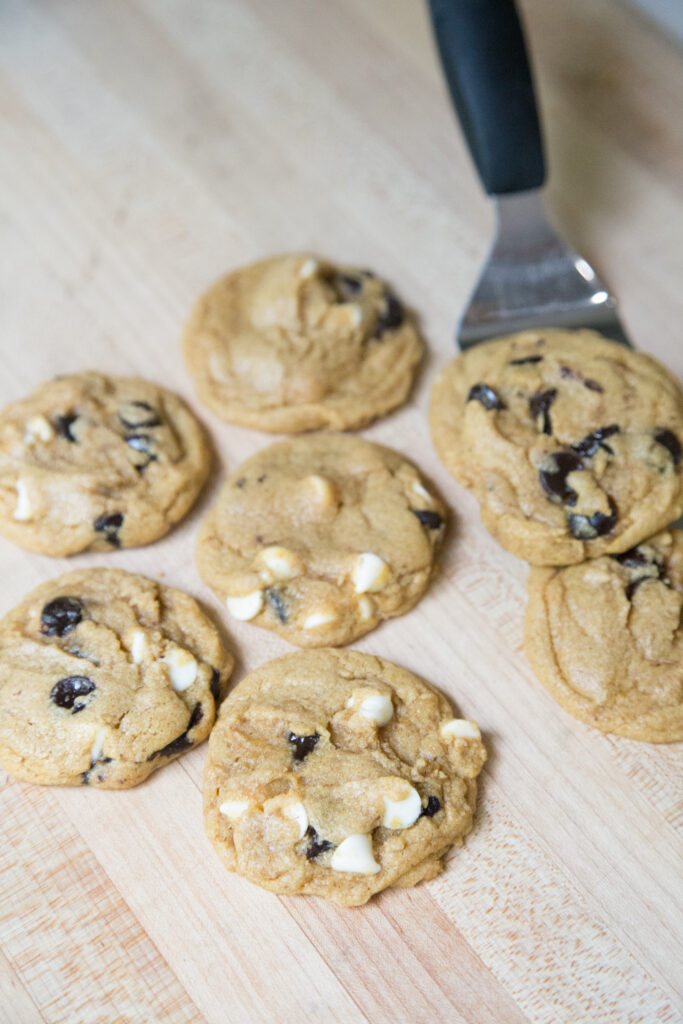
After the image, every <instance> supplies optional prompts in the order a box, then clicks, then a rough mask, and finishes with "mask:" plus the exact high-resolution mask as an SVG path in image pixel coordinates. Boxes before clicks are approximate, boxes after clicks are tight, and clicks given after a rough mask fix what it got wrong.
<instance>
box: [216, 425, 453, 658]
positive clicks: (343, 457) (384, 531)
mask: <svg viewBox="0 0 683 1024" xmlns="http://www.w3.org/2000/svg"><path fill="white" fill-rule="evenodd" d="M444 516H445V508H444V506H443V504H442V502H441V501H440V499H439V498H438V497H437V496H436V495H435V494H434V493H433V491H432V490H430V489H428V488H426V487H425V485H424V483H423V481H422V479H421V477H420V475H419V473H418V472H417V470H416V469H415V467H414V466H413V465H412V464H411V463H410V462H408V461H407V460H406V459H404V458H403V456H401V455H398V454H397V453H396V452H393V451H391V450H390V449H388V448H382V447H380V446H379V445H376V444H371V443H370V442H369V441H364V440H363V439H362V438H358V437H346V436H345V435H343V434H315V435H311V436H308V437H300V438H296V439H294V440H291V441H283V442H280V443H279V444H274V445H271V446H270V447H269V448H265V449H263V450H262V451H260V452H258V453H257V454H256V455H253V456H252V457H251V458H250V459H247V461H246V462H243V463H242V465H241V466H239V467H238V469H237V470H235V472H234V473H233V474H232V476H231V477H229V478H228V480H227V482H226V483H225V485H224V487H223V489H222V491H221V492H220V494H219V496H218V500H217V501H216V503H215V505H214V506H213V508H212V509H211V511H210V512H209V514H208V516H207V517H206V519H205V520H204V522H203V523H202V526H201V528H200V531H199V537H198V542H197V565H198V567H199V572H200V574H201V576H202V579H203V580H204V581H205V583H208V585H209V586H210V587H211V588H212V589H213V590H215V591H216V593H217V594H218V595H219V597H220V598H222V599H225V600H226V603H227V608H228V611H229V612H230V614H231V615H232V616H234V617H235V618H237V619H243V620H251V621H252V622H254V623H255V624H256V625H257V626H263V627H265V628H266V629H272V630H274V631H275V632H276V633H279V634H280V635H281V636H283V637H284V638H285V639H286V640H289V641H290V642H291V643H294V644H298V645H299V646H301V647H321V646H328V645H335V646H336V645H337V644H346V643H350V642H351V641H352V640H354V639H355V638H356V637H359V636H362V635H363V634H364V633H367V632H368V630H370V629H373V628H374V626H376V625H377V624H378V623H379V622H380V621H381V620H382V619H386V618H391V617H393V616H396V615H403V614H404V612H407V611H408V610H409V609H410V608H412V606H413V605H414V604H415V603H416V602H417V601H418V600H419V598H420V596H421V595H422V594H423V593H424V590H425V588H426V587H427V584H428V582H429V578H430V575H431V573H432V570H433V567H434V559H435V554H436V551H437V549H438V547H439V545H440V542H441V538H442V535H443V530H444Z"/></svg>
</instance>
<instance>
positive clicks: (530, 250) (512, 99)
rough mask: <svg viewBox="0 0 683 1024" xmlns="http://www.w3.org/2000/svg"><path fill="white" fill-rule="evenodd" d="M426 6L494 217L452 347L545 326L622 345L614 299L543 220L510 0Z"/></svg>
mask: <svg viewBox="0 0 683 1024" xmlns="http://www.w3.org/2000/svg"><path fill="white" fill-rule="evenodd" d="M429 4H430V9H431V13H432V21H433V24H434V32H435V35H436V41H437V45H438V48H439V53H440V55H441V61H442V64H443V68H444V73H445V76H446V80H447V82H448V85H449V88H450V92H451V97H452V99H453V104H454V106H455V108H456V111H457V113H458V116H459V118H460V121H461V124H462V128H463V131H464V133H465V137H466V139H467V143H468V145H469V148H470V152H471V154H472V158H473V159H474V162H475V164H476V167H477V170H478V172H479V176H480V178H481V181H482V184H483V186H484V188H485V189H486V191H487V193H488V194H489V195H490V196H491V198H492V199H493V201H494V204H495V207H496V214H497V229H496V235H495V239H494V242H493V245H492V247H491V251H490V253H489V255H488V258H487V260H486V263H485V264H484V268H483V270H482V273H481V276H480V278H479V281H478V283H477V285H476V287H475V289H474V291H473V293H472V296H471V298H470V301H469V304H468V306H467V308H466V310H465V312H464V314H463V316H462V319H461V321H460V324H459V325H458V331H457V341H458V343H459V344H460V347H461V348H462V349H463V350H464V349H466V348H469V347H470V346H472V345H476V344H479V342H482V341H486V340H487V339H488V338H492V337H495V336H498V335H501V334H509V333H512V332H513V331H521V330H524V329H529V328H531V329H533V328H545V327H565V328H586V327H591V328H593V329H595V330H598V331H600V332H601V333H602V334H605V335H607V336H608V337H610V338H612V339H613V340H615V341H619V342H621V343H622V344H625V345H628V344H629V341H628V339H627V337H626V334H625V332H624V329H623V327H622V325H621V322H620V320H619V318H618V316H617V311H616V307H617V304H616V300H615V298H614V296H613V295H611V294H610V293H609V291H608V289H607V288H606V287H605V285H604V284H603V282H602V281H600V279H599V278H598V276H597V274H596V273H595V271H594V270H593V268H592V267H591V265H590V264H589V263H588V261H587V260H585V259H584V258H583V257H582V256H579V254H578V253H576V252H575V251H574V250H573V249H571V248H570V247H569V246H568V245H566V244H565V242H563V240H562V239H561V238H560V237H559V235H558V234H557V233H556V232H555V231H554V230H553V228H552V227H551V226H550V224H549V223H548V221H547V219H546V217H545V213H544V210H543V206H542V203H541V195H540V193H541V186H542V185H543V182H544V180H545V161H544V157H543V145H542V140H541V130H540V125H539V120H538V112H537V108H536V100H535V96H534V88H533V82H532V79H531V73H530V69H529V62H528V59H527V53H526V47H525V45H524V38H523V35H522V30H521V27H520V23H519V19H518V17H517V12H516V10H515V5H514V0H429Z"/></svg>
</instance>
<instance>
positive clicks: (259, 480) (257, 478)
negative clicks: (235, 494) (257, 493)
mask: <svg viewBox="0 0 683 1024" xmlns="http://www.w3.org/2000/svg"><path fill="white" fill-rule="evenodd" d="M266 476H267V474H266V473H261V476H257V477H256V483H257V484H262V483H263V481H264V480H265V479H266Z"/></svg>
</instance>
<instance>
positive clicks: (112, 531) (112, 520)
mask: <svg viewBox="0 0 683 1024" xmlns="http://www.w3.org/2000/svg"><path fill="white" fill-rule="evenodd" d="M122 525H123V516H122V514H121V513H120V512H114V513H113V514H112V515H110V516H98V518H97V519H96V520H95V522H94V523H93V526H94V528H95V532H96V533H103V534H104V539H105V540H106V541H108V542H109V543H110V544H111V545H112V547H115V548H119V547H121V541H120V540H119V534H118V531H119V529H120V528H121V526H122Z"/></svg>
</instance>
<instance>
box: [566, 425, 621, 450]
mask: <svg viewBox="0 0 683 1024" xmlns="http://www.w3.org/2000/svg"><path fill="white" fill-rule="evenodd" d="M618 433H619V427H618V426H617V424H616V423H612V424H610V426H609V427H600V428H599V429H598V430H595V431H594V432H593V433H592V434H586V436H585V437H584V438H583V440H582V441H579V442H578V443H577V444H573V445H572V451H575V452H578V454H579V455H584V456H586V457H588V458H590V456H592V455H595V453H596V452H597V450H598V448H604V449H605V451H608V452H609V453H610V455H612V454H613V452H612V449H611V448H610V446H609V445H608V444H603V442H604V440H605V438H606V437H612V435H613V434H618Z"/></svg>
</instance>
